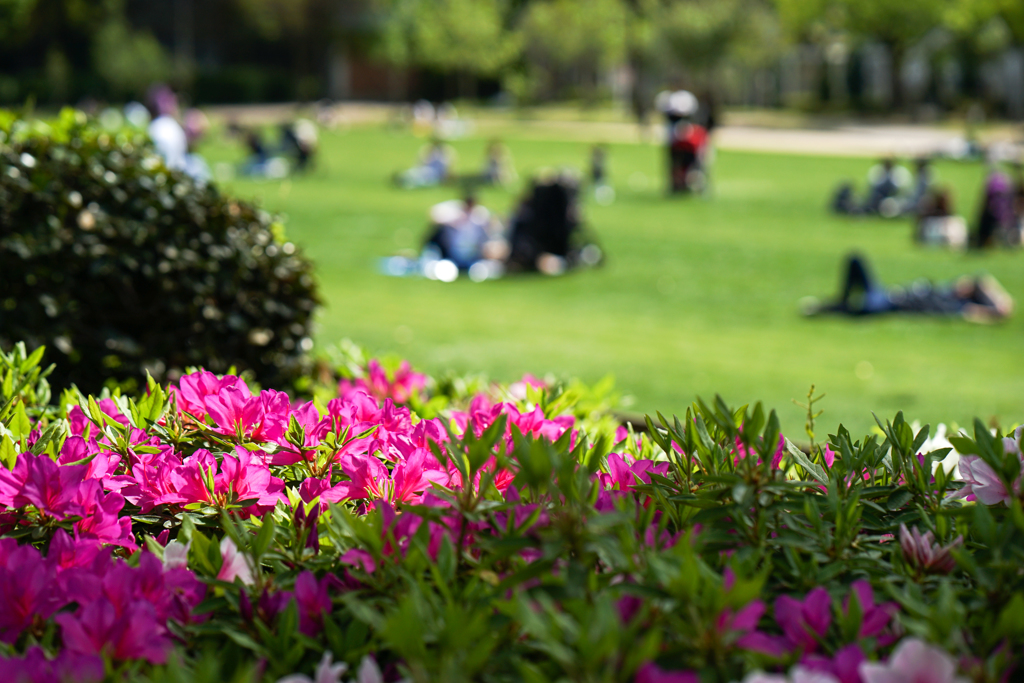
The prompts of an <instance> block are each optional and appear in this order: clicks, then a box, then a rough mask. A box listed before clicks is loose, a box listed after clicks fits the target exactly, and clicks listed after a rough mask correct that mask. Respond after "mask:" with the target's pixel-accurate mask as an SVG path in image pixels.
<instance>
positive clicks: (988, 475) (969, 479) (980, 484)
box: [951, 455, 1024, 505]
mask: <svg viewBox="0 0 1024 683" xmlns="http://www.w3.org/2000/svg"><path fill="white" fill-rule="evenodd" d="M1021 471H1022V472H1024V460H1022V462H1021ZM960 477H961V478H962V479H963V480H964V487H963V488H962V489H960V490H959V491H957V492H956V493H954V494H953V495H952V496H951V498H954V499H955V498H966V499H967V500H975V499H977V500H978V501H979V502H981V503H983V504H985V505H996V504H997V503H1003V504H1004V505H1009V504H1010V501H1011V500H1013V498H1014V497H1015V496H1019V495H1020V480H1021V478H1020V477H1017V479H1016V480H1015V481H1014V482H1013V492H1012V493H1011V492H1010V491H1007V490H1006V486H1005V485H1004V484H1003V482H1002V480H1001V479H1000V478H999V475H997V474H996V473H995V471H994V470H993V469H992V468H991V467H989V465H988V463H986V462H985V461H984V460H982V459H981V458H980V457H979V456H977V455H964V456H961V458H960Z"/></svg>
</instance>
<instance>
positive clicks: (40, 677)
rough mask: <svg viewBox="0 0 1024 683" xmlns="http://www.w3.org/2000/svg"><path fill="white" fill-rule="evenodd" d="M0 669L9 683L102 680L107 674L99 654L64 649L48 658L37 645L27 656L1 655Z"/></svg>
mask: <svg viewBox="0 0 1024 683" xmlns="http://www.w3.org/2000/svg"><path fill="white" fill-rule="evenodd" d="M0 670H2V671H3V672H4V680H6V681H9V683H100V681H102V680H103V677H104V675H105V674H104V670H103V660H102V659H100V658H99V657H95V656H90V655H80V654H78V653H75V652H68V651H63V652H60V653H58V654H57V656H56V657H55V658H54V659H47V658H46V655H45V653H44V652H43V650H42V648H40V647H39V646H38V645H33V646H32V647H30V648H29V649H28V651H27V652H26V653H25V656H24V657H11V658H10V659H7V658H4V657H0Z"/></svg>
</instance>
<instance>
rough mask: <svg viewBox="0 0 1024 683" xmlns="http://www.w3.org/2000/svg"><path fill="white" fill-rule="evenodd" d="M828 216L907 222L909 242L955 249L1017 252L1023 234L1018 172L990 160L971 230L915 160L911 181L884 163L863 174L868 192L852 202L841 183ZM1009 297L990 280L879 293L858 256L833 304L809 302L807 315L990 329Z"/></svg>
mask: <svg viewBox="0 0 1024 683" xmlns="http://www.w3.org/2000/svg"><path fill="white" fill-rule="evenodd" d="M832 209H833V211H835V212H836V213H841V214H846V215H864V214H867V215H878V216H883V217H886V218H895V217H899V216H907V217H910V218H912V220H913V221H914V239H915V241H916V242H919V243H922V244H931V245H944V246H951V247H955V248H968V247H970V248H974V249H984V248H988V247H992V246H996V245H1004V246H1011V247H1018V246H1020V245H1021V242H1022V234H1024V172H1022V167H1021V164H1019V163H1018V164H1012V165H1011V166H1010V172H1009V173H1008V172H1007V171H1005V170H1003V168H1001V167H1000V166H999V165H998V164H997V163H996V162H995V161H994V160H990V161H989V162H988V165H987V170H986V174H985V182H984V186H983V192H982V197H981V203H980V209H979V211H978V218H977V220H976V222H975V224H974V228H973V230H970V229H969V228H968V224H967V221H966V220H965V219H964V218H963V217H961V216H959V215H957V214H956V212H955V211H954V207H953V199H952V192H951V190H950V189H949V188H947V187H944V186H941V185H938V184H937V183H935V179H934V174H933V169H932V166H931V161H930V159H928V158H920V159H918V160H917V161H916V162H915V173H914V174H911V173H910V172H909V171H908V170H907V169H906V168H904V167H903V166H900V165H898V164H896V163H895V161H894V160H892V159H884V160H882V161H881V162H880V163H879V164H878V165H876V166H875V167H873V168H872V169H871V171H870V172H869V174H868V191H867V194H866V197H865V199H864V201H863V202H857V201H856V200H855V197H854V192H853V186H852V185H851V184H849V183H845V184H843V185H842V186H840V188H839V190H838V191H837V192H836V194H835V195H834V196H833V199H832ZM1013 308H1014V304H1013V299H1012V297H1011V296H1010V295H1009V294H1008V293H1007V292H1006V290H1005V289H1004V288H1003V287H1002V286H1001V285H1000V284H999V282H997V281H996V280H995V278H993V277H992V276H990V275H979V276H973V277H972V276H963V277H960V278H958V279H957V280H955V281H953V282H949V283H945V284H939V285H936V284H933V283H931V282H928V281H925V280H917V281H914V282H912V283H910V284H908V285H905V286H895V287H884V286H882V285H881V284H880V283H879V282H878V280H877V279H875V277H874V276H872V275H871V271H870V268H869V267H868V265H867V262H866V260H865V258H864V257H863V256H861V255H856V254H855V255H851V256H849V257H847V260H846V265H845V268H844V269H843V274H842V279H841V285H840V293H839V296H838V297H837V298H836V299H834V300H832V301H831V302H829V303H825V304H820V303H818V302H817V301H813V300H812V301H810V302H808V303H807V304H806V305H805V309H804V312H805V313H806V314H809V315H817V314H823V313H841V314H846V315H852V316H865V315H877V314H882V313H894V312H898V313H926V314H937V315H959V316H962V317H964V318H966V319H967V320H970V321H972V322H991V321H995V320H1000V319H1003V318H1006V317H1008V316H1009V315H1010V314H1011V313H1012V312H1013Z"/></svg>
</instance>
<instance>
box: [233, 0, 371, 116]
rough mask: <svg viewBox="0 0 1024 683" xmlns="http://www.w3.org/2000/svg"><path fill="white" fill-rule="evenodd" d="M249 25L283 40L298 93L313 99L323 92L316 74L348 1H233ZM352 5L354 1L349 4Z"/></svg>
mask: <svg viewBox="0 0 1024 683" xmlns="http://www.w3.org/2000/svg"><path fill="white" fill-rule="evenodd" d="M234 2H236V3H237V6H238V8H239V10H241V15H242V16H243V17H244V20H245V22H246V24H247V25H248V26H249V28H251V29H252V30H254V31H255V32H256V33H257V35H259V36H260V37H261V38H263V39H265V40H269V41H282V42H284V43H285V44H286V45H287V46H288V51H289V52H290V53H291V56H292V71H293V72H294V74H295V78H296V79H297V81H298V87H297V88H296V90H297V93H298V95H299V97H300V98H302V99H312V98H314V97H316V96H317V95H318V93H319V91H320V83H319V80H318V78H317V77H316V76H315V75H314V74H315V73H316V72H317V71H318V70H319V67H320V63H319V62H320V61H321V60H323V59H324V57H325V55H326V54H327V52H328V49H329V47H330V44H331V42H332V41H333V40H334V38H335V35H334V33H335V30H336V26H335V22H336V19H337V15H338V12H339V9H340V7H341V6H342V5H344V4H346V3H345V0H234ZM348 4H351V3H348Z"/></svg>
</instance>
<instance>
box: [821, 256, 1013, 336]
mask: <svg viewBox="0 0 1024 683" xmlns="http://www.w3.org/2000/svg"><path fill="white" fill-rule="evenodd" d="M803 309H804V314H805V315H820V314H825V313H839V314H843V315H849V316H868V315H879V314H882V313H922V314H930V315H959V316H962V317H963V318H964V319H966V320H969V321H971V322H977V323H987V322H995V321H997V320H1002V319H1005V318H1007V317H1009V316H1010V314H1011V313H1013V298H1012V297H1011V296H1010V295H1009V294H1008V293H1007V292H1006V290H1005V289H1003V287H1002V285H1000V284H999V282H998V281H997V280H996V279H995V278H994V277H992V276H991V275H981V276H977V277H971V276H963V277H960V278H957V279H956V280H955V281H954V282H951V283H948V284H941V285H936V284H933V283H931V282H929V281H927V280H917V281H915V282H913V283H911V284H910V285H907V286H905V287H884V286H882V285H881V284H880V283H879V282H878V281H877V280H875V279H874V278H873V277H872V276H871V273H870V271H869V270H868V267H867V263H866V262H865V259H864V258H863V257H862V256H859V255H856V254H853V255H851V256H848V257H847V260H846V273H845V275H844V277H843V282H842V291H841V293H840V295H839V298H838V299H836V300H835V301H833V302H832V303H827V304H820V303H818V302H817V301H815V300H813V299H811V300H808V301H806V302H805V303H804V306H803Z"/></svg>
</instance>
